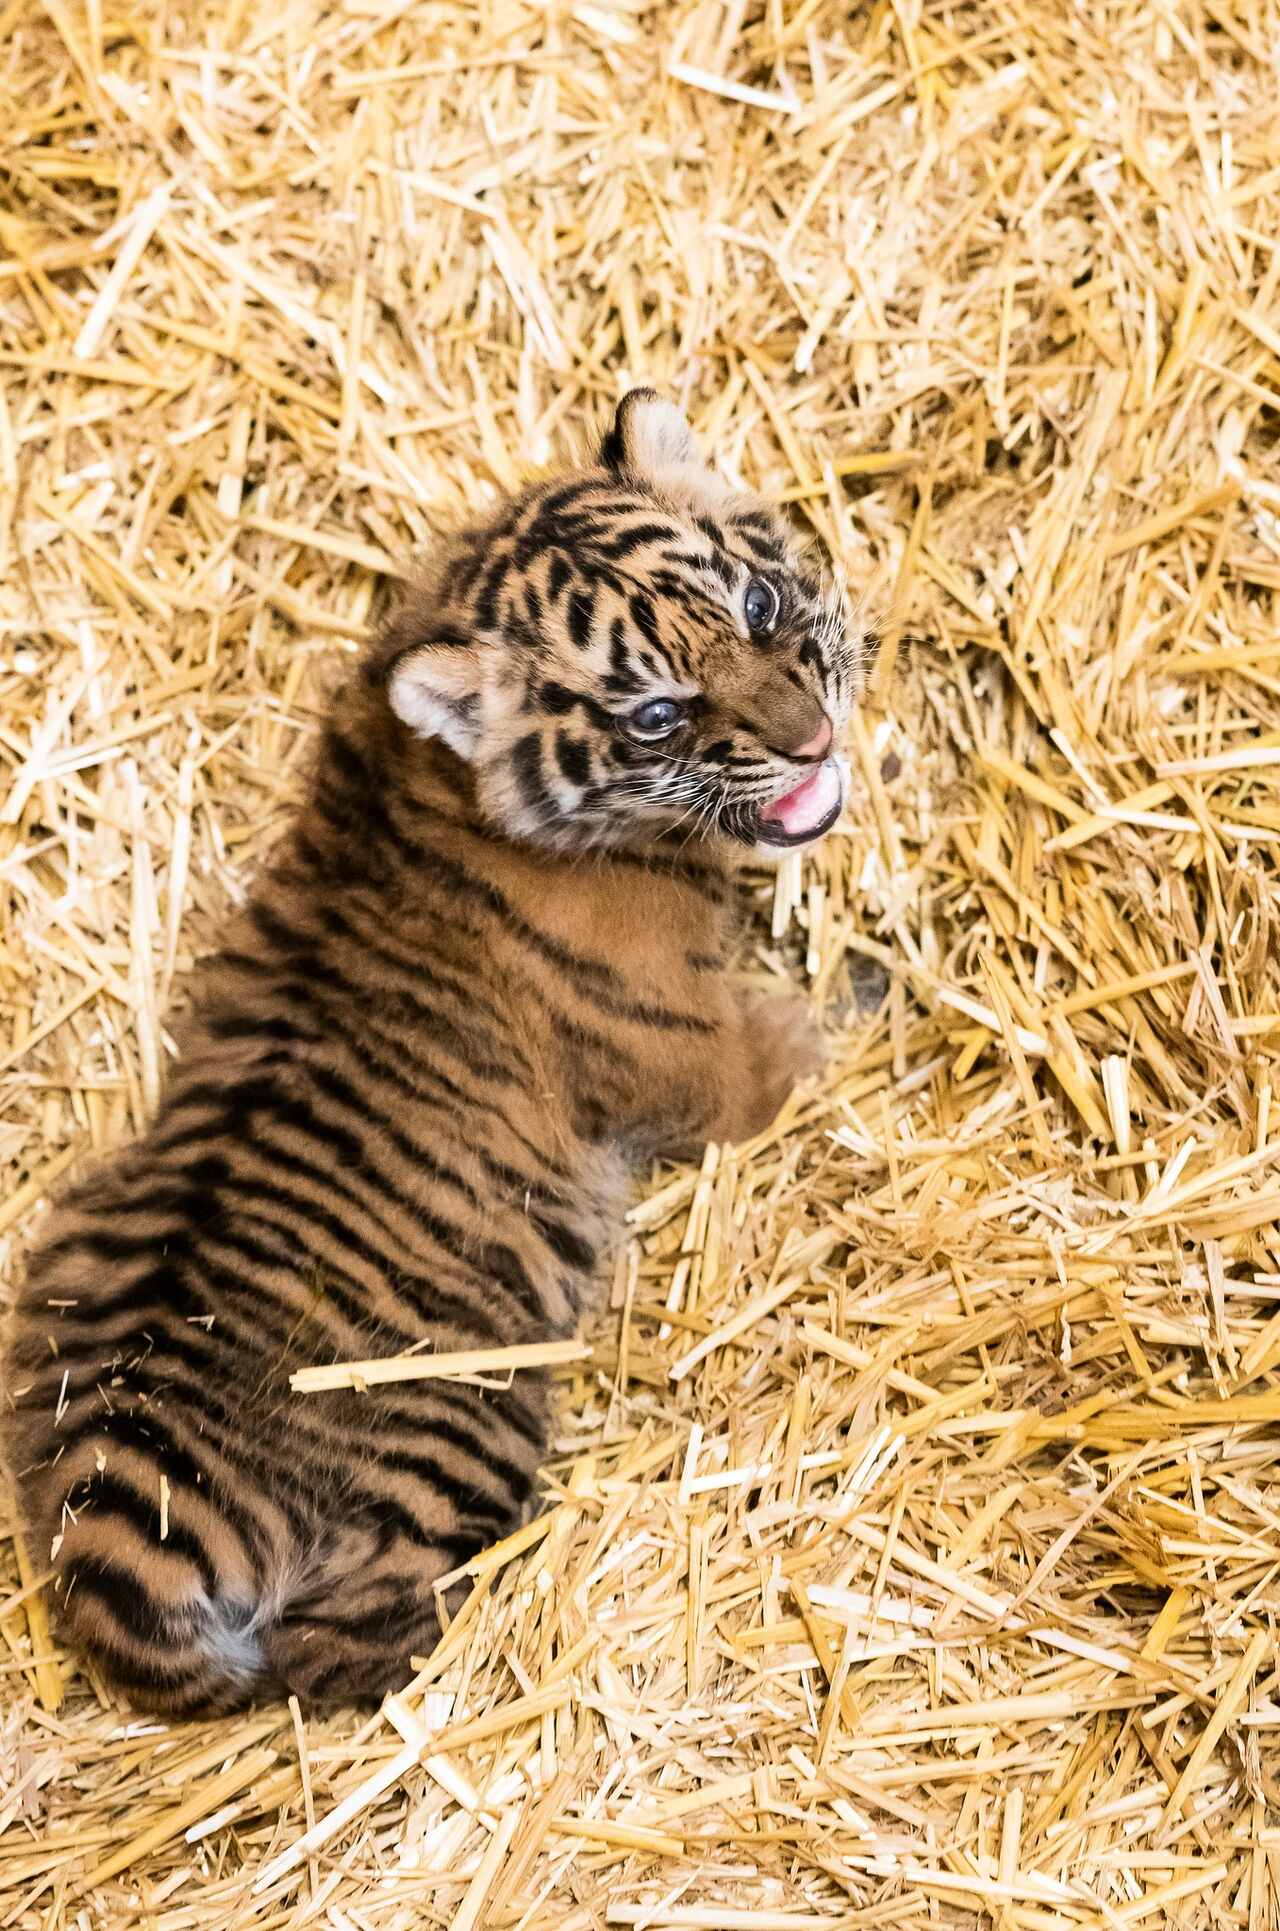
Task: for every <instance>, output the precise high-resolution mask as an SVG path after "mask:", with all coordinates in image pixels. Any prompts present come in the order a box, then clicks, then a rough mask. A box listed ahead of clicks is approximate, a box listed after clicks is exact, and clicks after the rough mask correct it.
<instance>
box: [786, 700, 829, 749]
mask: <svg viewBox="0 0 1280 1931" xmlns="http://www.w3.org/2000/svg"><path fill="white" fill-rule="evenodd" d="M834 736H835V732H834V730H833V729H832V726H831V719H830V718H829V717H828V716H827V715H826V713H825V712H824V713H823V718H822V722H821V724H820V725H819V726H818V728H817V730H816V731H815V732H814V734H813V736H812V737H811V738H809V739H807V740H806V742H805V743H804V744H797V745H796V747H795V749H794V750H790V751H788V752H787V756H788V757H789V758H815V759H817V758H825V757H826V755H827V752H828V751H829V750H830V749H831V740H832V738H833V737H834Z"/></svg>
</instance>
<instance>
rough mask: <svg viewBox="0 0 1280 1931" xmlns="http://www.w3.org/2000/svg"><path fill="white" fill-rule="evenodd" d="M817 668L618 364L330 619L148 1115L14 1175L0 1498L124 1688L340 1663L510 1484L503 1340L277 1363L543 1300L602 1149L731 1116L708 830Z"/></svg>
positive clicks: (811, 703) (537, 1309)
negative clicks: (94, 1147)
mask: <svg viewBox="0 0 1280 1931" xmlns="http://www.w3.org/2000/svg"><path fill="white" fill-rule="evenodd" d="M750 585H754V586H755V588H754V590H752V591H751V594H750V596H749V597H747V598H746V608H747V609H748V610H749V611H750V612H751V613H753V615H754V617H755V619H756V620H757V621H756V623H755V627H754V628H753V627H752V624H751V622H749V621H748V618H747V616H746V615H745V614H744V597H746V593H747V588H748V586H750ZM761 586H763V587H761ZM855 669H856V653H855V649H854V646H853V644H852V642H851V641H850V640H849V639H848V638H847V637H846V636H845V633H844V631H843V630H842V628H841V626H840V624H839V623H838V622H837V621H836V619H835V618H834V616H833V614H832V609H831V607H830V606H829V605H828V604H827V603H826V602H824V600H823V598H822V595H821V593H820V591H819V588H818V586H817V584H816V583H815V582H814V581H813V580H812V579H811V578H810V577H809V575H808V574H807V573H806V572H805V570H804V569H803V568H802V567H801V566H800V565H799V564H798V563H797V562H796V561H795V559H794V558H793V556H792V554H791V552H790V550H789V548H788V545H787V538H786V535H785V532H784V530H783V529H782V527H781V526H780V525H779V523H778V521H777V520H776V519H775V517H774V516H773V515H772V514H771V513H770V512H769V511H767V510H766V509H765V508H764V507H763V506H762V505H760V504H759V503H757V502H755V501H752V500H746V499H743V498H742V497H740V496H735V495H733V494H731V493H729V492H728V491H726V490H725V488H724V487H723V485H722V484H720V483H719V482H718V481H717V480H716V478H715V477H714V476H713V475H712V473H711V472H710V471H709V470H707V469H705V468H704V467H703V466H702V465H701V464H700V463H699V462H698V460H697V458H696V455H695V453H694V451H693V447H692V444H691V442H690V441H689V437H688V432H687V430H686V429H685V426H684V424H683V422H682V420H681V418H680V417H679V416H678V415H677V414H676V413H675V412H674V411H673V410H671V409H670V408H669V407H668V406H667V405H665V404H663V403H661V402H659V401H658V399H657V398H656V397H654V396H652V394H651V393H649V392H644V391H641V392H635V393H634V394H633V395H632V396H630V397H628V398H627V399H626V400H625V401H624V403H623V405H622V406H621V408H620V410H619V414H618V419H617V422H616V423H615V425H614V428H613V430H612V431H611V433H610V435H609V437H608V439H607V440H606V443H605V446H604V449H603V451H602V453H601V458H600V461H599V463H598V465H597V466H596V467H594V468H591V469H587V470H583V471H581V472H579V473H576V474H574V475H571V476H569V477H567V478H562V479H560V480H557V481H553V482H550V483H544V484H540V485H539V486H538V487H536V488H534V489H531V490H530V491H528V492H527V493H525V494H524V495H523V496H521V497H519V498H518V499H516V500H514V501H511V502H508V503H506V504H505V505H504V506H503V507H502V508H501V509H500V510H499V511H498V512H497V513H496V515H495V516H494V517H493V518H492V520H491V521H490V522H489V523H488V524H487V525H485V526H484V527H483V528H478V529H473V530H470V531H468V532H465V533H463V534H461V535H459V536H458V537H457V538H456V539H454V540H452V541H451V542H449V543H447V544H445V545H444V546H443V548H442V550H441V552H440V554H439V555H438V556H437V558H436V559H435V562H434V564H433V566H432V567H431V569H430V571H429V573H428V576H427V577H426V578H425V579H424V580H423V582H422V583H421V584H420V585H419V586H418V587H417V588H416V590H415V591H414V592H413V593H412V594H411V595H410V596H409V598H408V599H407V601H406V602H405V603H404V605H403V607H402V609H401V610H400V612H399V614H398V615H397V616H396V617H395V618H394V619H393V621H392V622H391V623H390V625H389V626H388V628H387V630H386V631H385V633H384V635H383V636H382V638H381V640H380V641H379V642H378V644H377V645H376V646H375V647H374V648H373V649H372V650H371V652H370V653H369V654H368V656H367V658H366V659H365V660H364V661H363V662H362V664H361V665H360V667H359V668H358V670H357V672H356V674H355V676H354V678H353V679H352V681H351V682H350V684H349V685H348V687H347V688H346V689H345V691H344V692H343V693H342V694H341V696H340V698H339V700H338V701H337V702H336V703H335V705H334V707H333V710H332V713H331V715H330V717H329V720H328V723H327V725H326V727H325V730H324V733H323V737H322V742H321V744H320V748H319V755H318V759H317V764H316V770H315V776H314V780H313V785H312V791H311V796H310V799H309V801H308V803H307V805H306V806H305V808H304V809H303V811H302V812H301V813H300V814H299V816H298V818H297V821H296V823H295V824H294V826H293V827H292V829H291V832H290V833H289V834H288V836H287V837H286V838H285V839H284V841H283V842H282V846H281V848H280V849H279V852H278V855H277V856H276V857H275V858H274V860H273V862H272V863H271V864H270V866H269V868H268V869H267V871H266V872H265V875H264V876H263V877H262V878H261V880H260V882H259V883H258V886H257V888H256V891H255V892H254V894H253V896H252V897H251V899H250V901H249V903H248V905H247V907H246V909H245V910H244V911H243V912H242V913H241V914H240V915H238V916H237V917H236V919H235V920H234V922H233V923H232V924H231V925H230V927H229V929H228V930H227V932H226V934H225V938H224V942H223V944H222V947H221V950H220V951H219V952H218V953H217V955H216V957H215V958H214V959H213V960H212V961H211V963H210V964H209V965H208V966H207V967H206V968H205V969H204V971H203V973H202V976H201V978H200V980H199V983H198V988H197V994H196V998H195V1001H194V1007H193V1013H192V1016H191V1018H190V1020H189V1021H188V1023H187V1025H186V1031H185V1037H184V1039H183V1041H182V1051H181V1054H180V1057H179V1061H178V1064H177V1066H176V1069H175V1070H174V1072H173V1075H172V1077H171V1079H170V1081H169V1084H168V1088H167V1091H166V1093H165V1095H164V1098H163V1101H162V1104H161V1106H160V1110H159V1113H158V1116H157V1118H156V1119H155V1122H154V1124H153V1125H152V1127H151V1129H150V1131H149V1132H148V1133H147V1134H146V1136H145V1138H144V1139H143V1140H142V1141H141V1142H140V1143H138V1144H137V1145H135V1146H133V1147H131V1148H129V1149H128V1150H126V1151H124V1152H123V1153H121V1154H120V1155H118V1156H117V1157H115V1158H114V1159H113V1160H112V1161H111V1162H109V1163H107V1164H105V1165H103V1166H101V1167H100V1168H98V1169H97V1170H96V1171H95V1172H93V1173H92V1174H91V1175H90V1176H89V1177H88V1178H86V1179H84V1180H82V1181H81V1182H80V1183H79V1184H78V1185H77V1186H76V1187H75V1188H74V1190H73V1191H72V1192H71V1193H70V1194H69V1196H68V1197H67V1198H66V1199H65V1200H64V1201H63V1202H62V1204H61V1205H60V1206H59V1207H58V1208H57V1209H56V1211H55V1213H54V1216H53V1218H52V1221H51V1225H50V1228H49V1231H48V1234H47V1237H46V1238H45V1240H44V1242H43V1244H42V1245H41V1246H40V1247H39V1249H38V1250H37V1251H36V1253H35V1254H34V1256H33V1257H32V1260H31V1262H30V1266H29V1269H28V1276H27V1281H26V1286H25V1290H24V1294H23V1298H22V1301H21V1305H20V1308H19V1311H18V1316H17V1319H16V1323H15V1329H14V1334H13V1338H12V1342H11V1348H10V1353H9V1358H8V1363H7V1387H8V1390H9V1392H10V1395H11V1398H12V1403H13V1412H12V1416H11V1420H10V1425H9V1438H8V1442H7V1454H8V1460H9V1462H10V1465H11V1467H12V1469H13V1471H14V1474H15V1479H16V1481H17V1483H18V1486H19V1490H20V1494H21V1497H22V1502H23V1506H24V1509H25V1513H26V1517H27V1520H28V1526H29V1529H30V1532H31V1534H32V1537H33V1539H34V1544H35V1547H36V1550H37V1553H38V1555H39V1557H40V1559H41V1560H43V1559H44V1558H45V1556H46V1554H47V1553H48V1551H49V1550H50V1549H52V1550H53V1551H54V1561H55V1564H56V1568H57V1589H58V1593H59V1598H60V1609H61V1615H62V1619H63V1622H64V1625H65V1627H66V1628H67V1630H68V1632H69V1634H70V1635H71V1636H72V1637H73V1639H75V1640H78V1641H79V1642H81V1643H82V1644H84V1645H85V1646H87V1647H88V1648H89V1649H91V1650H92V1651H93V1652H94V1653H95V1655H96V1656H97V1658H98V1659H99V1661H100V1663H101V1665H102V1666H103V1668H104V1669H105V1670H106V1671H107V1672H108V1674H109V1675H110V1676H111V1677H112V1678H114V1679H115V1680H116V1681H117V1682H118V1683H119V1684H120V1685H121V1686H122V1687H123V1688H124V1689H125V1691H126V1692H127V1693H128V1694H129V1695H130V1696H131V1697H132V1698H133V1699H134V1700H135V1701H137V1702H139V1703H143V1704H149V1705H152V1706H160V1707H163V1708H166V1709H170V1710H173V1711H177V1712H185V1711H193V1710H196V1709H216V1708H219V1707H224V1708H225V1707H231V1706H233V1705H236V1704H238V1703H240V1702H243V1701H245V1700H247V1699H249V1698H251V1697H252V1696H254V1695H255V1694H259V1693H267V1692H271V1691H274V1690H278V1689H280V1688H284V1689H287V1690H290V1691H296V1692H298V1693H299V1694H300V1695H301V1696H303V1697H305V1698H308V1699H313V1700H320V1701H333V1700H365V1699H369V1698H374V1697H377V1696H379V1695H380V1694H381V1693H383V1692H384V1691H386V1690H388V1689H390V1688H392V1687H394V1686H395V1685H396V1684H397V1683H398V1682H400V1681H402V1680H403V1678H404V1676H405V1674H406V1671H407V1667H408V1658H409V1656H410V1654H411V1653H413V1652H418V1653H421V1652H423V1651H426V1650H428V1649H429V1648H430V1647H431V1645H432V1642H433V1641H434V1639H435V1637H436V1634H437V1633H438V1625H437V1619H436V1602H435V1592H434V1589H433V1584H434V1583H435V1582H436V1580H437V1579H438V1578H439V1577H440V1576H442V1575H443V1574H445V1573H447V1572H450V1571H452V1570H454V1569H455V1568H457V1567H458V1566H459V1565H460V1564H462V1563H464V1562H465V1561H466V1560H467V1559H468V1558H469V1557H470V1556H472V1555H474V1554H475V1553H476V1552H477V1551H478V1550H480V1549H481V1548H482V1547H484V1546H485V1545H486V1544H488V1543H489V1542H490V1541H491V1540H493V1539H494V1538H495V1537H498V1536H500V1535H502V1534H504V1533H505V1532H507V1531H509V1530H510V1529H511V1528H512V1527H513V1526H515V1525H516V1524H517V1523H518V1522H519V1521H520V1520H521V1518H522V1516H523V1514H524V1512H525V1511H526V1510H527V1508H528V1507H529V1504H530V1501H531V1495H532V1491H533V1484H534V1480H535V1476H536V1472H537V1469H538V1465H539V1460H540V1458H541V1456H542V1454H543V1452H544V1448H545V1440H546V1425H547V1412H546V1395H545V1390H544V1388H543V1386H542V1383H541V1381H540V1379H539V1378H538V1377H536V1376H534V1375H528V1374H525V1375H520V1376H517V1377H516V1378H515V1380H514V1382H513V1384H512V1385H511V1387H510V1388H508V1389H505V1390H496V1389H484V1390H481V1389H476V1388H472V1387H461V1386H453V1385H446V1384H442V1383H429V1382H428V1383H421V1382H420V1383H398V1384H392V1385H390V1386H387V1387H385V1388H382V1389H380V1390H379V1391H377V1392H376V1393H368V1394H361V1393H357V1392H354V1391H350V1390H345V1391H334V1392H331V1393H327V1394H323V1395H312V1396H306V1397H303V1396H297V1395H293V1394H291V1393H290V1390H289V1381H288V1377H289V1374H290V1373H291V1372H292V1371H293V1370H295V1369H297V1368H299V1367H301V1366H303V1365H305V1364H308V1363H315V1362H327V1361H333V1360H336V1359H349V1358H352V1357H361V1356H369V1355H376V1354H383V1353H385V1354H391V1353H396V1352H399V1351H402V1350H403V1349H406V1348H409V1347H415V1346H419V1345H421V1344H423V1343H425V1344H427V1345H428V1346H430V1347H431V1348H433V1349H450V1348H459V1347H471V1346H477V1347H484V1346H493V1345H500V1344H507V1343H513V1342H519V1341H529V1340H535V1339H545V1338H552V1337H557V1336H564V1335H568V1334H570V1333H571V1332H572V1331H573V1329H574V1328H575V1326H576V1324H577V1322H578V1320H579V1318H580V1315H581V1313H582V1311H583V1308H584V1303H585V1302H586V1300H587V1297H588V1294H589V1291H590V1287H591V1282H592V1279H593V1275H594V1273H595V1271H596V1266H597V1260H598V1257H599V1256H600V1254H601V1251H602V1248H603V1247H604V1245H605V1244H606V1243H607V1241H608V1240H609V1239H610V1237H611V1234H612V1232H613V1230H614V1228H615V1225H616V1222H617V1218H618V1212H619V1206H620V1201H621V1196H622V1190H623V1188H624V1186H625V1182H626V1172H627V1168H628V1165H629V1164H631V1163H633V1162H634V1161H636V1160H637V1159H643V1158H645V1157H647V1156H650V1155H652V1154H653V1153H654V1152H655V1151H658V1150H664V1151H675V1150H686V1149H695V1148H696V1147H697V1146H698V1144H699V1143H700V1142H701V1141H703V1140H704V1139H705V1138H706V1137H708V1136H715V1137H717V1138H725V1139H731V1140H732V1139H736V1138H740V1137H743V1136H745V1135H748V1134H750V1133H752V1132H754V1131H757V1130H759V1129H760V1128H761V1127H762V1126H763V1125H764V1124H766V1123H767V1121H768V1119H769V1118H770V1117H771V1116H772V1113H773V1111H774V1110H775V1109H776V1107H777V1106H778V1104H779V1103H780V1102H781V1100H782V1099H783V1097H784V1096H785V1093H786V1091H787V1089H788V1087H789V1086H790V1084H791V1083H792V1081H793V1079H794V1077H795V1076H796V1074H797V1072H799V1071H804V1070H808V1069H809V1067H810V1066H811V1064H812V1063H813V1055H812V1038H811V1035H810V1033H809V1031H808V1024H807V1021H806V1020H805V1018H804V1015H803V1010H802V1008H801V1007H800V1006H799V1004H798V1002H795V1003H788V1002H785V1001H784V1002H780V1003H773V1004H764V1005H762V1004H760V1003H759V1002H756V1003H754V1004H752V1003H749V1002H748V1001H747V999H746V998H745V997H744V996H743V994H742V993H741V991H740V990H739V989H737V988H736V987H735V984H734V981H733V979H732V977H731V975H730V974H729V973H728V972H727V971H726V970H725V967H726V962H727V959H728V957H729V954H730V950H731V946H732V943H733V910H734V906H733V899H734V890H733V871H734V867H735V863H736V860H735V857H734V853H735V850H736V851H738V852H739V853H740V852H741V851H742V850H743V849H744V848H745V847H747V846H750V845H752V844H755V843H756V842H758V840H759V839H760V838H761V837H763V836H768V835H769V823H770V821H769V818H768V811H769V808H770V805H771V802H773V801H775V800H777V799H778V798H780V797H781V796H782V795H783V794H788V793H791V792H793V791H795V789H796V787H797V785H798V784H799V783H800V782H801V781H802V780H804V779H805V777H806V774H807V773H809V772H810V771H811V770H813V769H816V764H817V759H818V754H819V752H820V751H821V749H822V740H823V732H824V729H825V725H826V720H828V719H829V720H830V722H831V723H832V724H834V726H835V727H836V728H837V729H838V728H839V726H840V725H841V723H842V722H843V720H844V717H845V714H846V712H847V709H848V706H849V703H850V701H851V697H852V693H853V681H854V673H855ZM655 701H659V702H660V703H663V704H672V705H679V706H682V707H683V709H682V710H681V711H680V714H679V715H680V721H679V723H678V726H677V727H675V728H674V729H673V730H671V731H668V732H667V733H666V734H665V735H664V736H663V737H662V738H661V739H660V740H655V739H654V738H653V737H652V735H651V734H650V735H648V736H646V735H645V734H644V733H643V732H641V733H640V734H639V735H637V727H636V725H635V721H634V720H635V718H636V716H637V713H638V711H640V710H642V709H643V707H644V706H645V705H651V704H652V703H654V702H655ZM824 714H825V716H824ZM644 716H645V717H646V718H647V719H648V720H649V722H650V723H652V722H653V720H654V718H655V717H656V718H658V720H659V721H660V722H663V723H667V722H669V718H670V713H669V712H668V711H664V710H661V709H660V710H659V711H658V712H657V713H655V712H653V711H645V712H644ZM815 746H817V749H815ZM162 1492H163V1496H164V1501H163V1513H164V1521H163V1523H162Z"/></svg>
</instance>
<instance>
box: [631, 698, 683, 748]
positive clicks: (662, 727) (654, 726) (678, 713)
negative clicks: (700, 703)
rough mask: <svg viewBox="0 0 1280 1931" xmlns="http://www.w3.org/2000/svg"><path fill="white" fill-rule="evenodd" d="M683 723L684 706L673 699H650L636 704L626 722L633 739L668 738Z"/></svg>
mask: <svg viewBox="0 0 1280 1931" xmlns="http://www.w3.org/2000/svg"><path fill="white" fill-rule="evenodd" d="M683 723H684V705H683V704H678V703H677V702H676V700H675V698H674V697H651V698H650V699H649V701H648V703H647V704H637V706H636V708H635V710H634V711H632V712H631V714H630V716H629V717H628V718H627V720H626V727H627V730H628V731H629V732H630V734H631V736H632V737H633V738H669V737H670V736H671V733H672V732H673V731H675V730H677V729H678V728H679V726H680V725H682V724H683Z"/></svg>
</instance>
